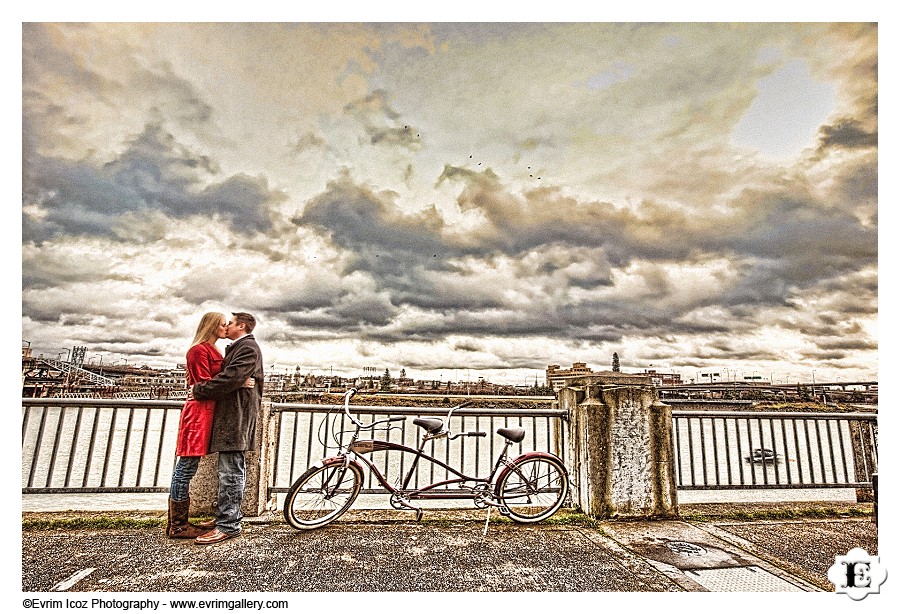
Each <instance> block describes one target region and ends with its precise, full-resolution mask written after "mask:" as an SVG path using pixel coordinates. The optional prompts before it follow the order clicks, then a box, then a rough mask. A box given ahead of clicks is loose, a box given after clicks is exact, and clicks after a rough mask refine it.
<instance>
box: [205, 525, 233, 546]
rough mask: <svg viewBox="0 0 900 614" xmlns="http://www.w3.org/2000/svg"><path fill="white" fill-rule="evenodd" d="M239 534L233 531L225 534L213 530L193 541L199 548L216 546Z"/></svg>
mask: <svg viewBox="0 0 900 614" xmlns="http://www.w3.org/2000/svg"><path fill="white" fill-rule="evenodd" d="M240 534H241V532H240V530H237V531H234V532H232V533H225V532H224V531H220V530H219V529H213V530H212V531H210V532H209V533H204V534H203V535H201V536H200V537H198V538H197V539H195V540H194V542H195V543H197V544H199V545H201V546H209V545H210V544H218V543H219V542H223V541H225V540H226V539H231V538H232V537H237V536H238V535H240Z"/></svg>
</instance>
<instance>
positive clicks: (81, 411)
mask: <svg viewBox="0 0 900 614" xmlns="http://www.w3.org/2000/svg"><path fill="white" fill-rule="evenodd" d="M182 405H183V403H181V402H179V401H146V400H144V401H142V400H132V401H126V400H123V399H22V493H23V494H31V493H48V494H58V493H109V492H131V493H147V492H168V490H169V482H170V480H171V477H172V470H173V468H174V462H175V438H176V435H177V431H178V418H179V415H180V412H181V407H182Z"/></svg>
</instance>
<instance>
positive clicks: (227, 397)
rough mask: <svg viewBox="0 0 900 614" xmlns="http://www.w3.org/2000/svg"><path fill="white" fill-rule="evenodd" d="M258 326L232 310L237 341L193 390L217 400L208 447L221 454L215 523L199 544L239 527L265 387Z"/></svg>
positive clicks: (233, 337)
mask: <svg viewBox="0 0 900 614" xmlns="http://www.w3.org/2000/svg"><path fill="white" fill-rule="evenodd" d="M255 327H256V318H254V317H253V316H252V315H250V314H249V313H242V312H241V313H234V314H232V318H231V321H230V322H228V328H227V331H226V333H225V334H226V337H228V338H229V339H231V340H232V341H233V343H232V344H231V345H229V346H227V347H226V348H225V357H224V360H223V361H222V371H221V372H220V373H219V374H218V375H216V376H215V377H214V378H213V379H211V380H208V381H205V382H200V383H198V384H195V385H194V387H193V388H192V389H191V394H192V395H193V397H194V398H195V399H198V400H202V399H215V400H216V410H215V414H214V415H213V424H212V436H211V438H210V442H209V451H210V453H212V452H218V453H219V462H218V465H217V471H218V476H219V495H218V513H217V514H216V528H215V529H213V530H212V531H209V532H208V533H204V534H203V535H201V536H200V537H198V538H197V539H196V542H197V543H198V544H216V543H219V542H221V541H224V540H226V539H229V538H232V537H237V536H238V535H239V534H240V532H241V518H243V514H242V513H241V501H242V500H243V498H244V484H245V482H246V480H247V467H246V464H245V461H244V452H246V451H247V450H255V449H257V447H258V446H259V442H258V441H257V436H256V419H257V416H258V415H259V409H260V402H261V400H262V389H263V362H262V353H261V352H260V350H259V346H258V345H257V344H256V340H255V339H254V338H253V335H252V334H251V333H252V332H253V329H254V328H255Z"/></svg>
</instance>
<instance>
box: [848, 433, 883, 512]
mask: <svg viewBox="0 0 900 614" xmlns="http://www.w3.org/2000/svg"><path fill="white" fill-rule="evenodd" d="M848 428H849V429H850V441H851V442H852V445H853V468H854V477H855V478H856V480H857V481H859V482H868V481H869V480H870V479H871V474H872V472H873V471H874V470H875V469H876V468H877V465H876V463H875V454H874V452H875V441H874V439H873V437H872V427H871V426H870V425H869V424H868V423H866V422H863V421H861V420H851V421H850V422H849V423H848ZM848 479H850V478H849V476H848ZM874 498H875V495H874V493H873V489H871V488H857V489H856V501H857V502H860V503H861V502H870V501H873V500H874Z"/></svg>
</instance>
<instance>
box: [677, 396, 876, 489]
mask: <svg viewBox="0 0 900 614" xmlns="http://www.w3.org/2000/svg"><path fill="white" fill-rule="evenodd" d="M672 418H673V433H674V439H675V471H676V484H677V487H678V489H680V490H712V489H763V488H871V487H872V480H871V476H872V474H873V473H875V472H876V471H877V469H878V455H877V450H878V416H877V414H870V413H821V412H790V413H787V412H752V411H750V412H737V411H673V412H672Z"/></svg>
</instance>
